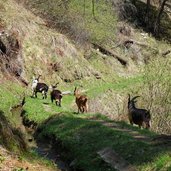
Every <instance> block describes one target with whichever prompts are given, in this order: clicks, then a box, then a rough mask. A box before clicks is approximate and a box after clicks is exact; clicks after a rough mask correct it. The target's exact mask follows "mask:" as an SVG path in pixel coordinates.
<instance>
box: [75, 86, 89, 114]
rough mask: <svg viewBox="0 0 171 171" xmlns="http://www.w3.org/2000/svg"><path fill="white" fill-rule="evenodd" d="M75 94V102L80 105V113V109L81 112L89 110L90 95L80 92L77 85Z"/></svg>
mask: <svg viewBox="0 0 171 171" xmlns="http://www.w3.org/2000/svg"><path fill="white" fill-rule="evenodd" d="M74 96H75V102H76V104H77V107H78V113H79V111H80V112H81V113H84V112H87V111H88V102H87V101H88V97H87V96H86V95H81V94H79V92H78V89H77V87H75V90H74Z"/></svg>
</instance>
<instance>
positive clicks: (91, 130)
mask: <svg viewBox="0 0 171 171" xmlns="http://www.w3.org/2000/svg"><path fill="white" fill-rule="evenodd" d="M89 117H90V115H88V116H85V115H74V114H63V115H60V116H57V117H56V118H54V119H53V121H51V122H50V123H49V124H47V125H45V127H44V129H43V132H42V133H41V136H45V137H46V136H49V137H51V136H55V137H56V138H57V139H58V140H60V141H61V142H62V147H63V148H64V149H66V153H67V159H68V160H74V159H75V160H76V167H77V168H80V169H83V170H88V171H95V170H99V169H100V170H101V171H106V170H113V169H111V168H110V167H109V166H108V165H106V164H104V162H103V161H102V159H100V157H99V156H98V154H97V152H98V151H100V150H102V149H104V148H105V147H111V148H112V149H113V150H114V151H116V152H117V153H119V154H120V155H121V156H122V157H123V158H124V159H126V160H127V161H129V162H130V163H131V164H133V165H134V166H136V167H137V168H139V169H140V170H143V169H144V168H146V166H144V163H146V164H149V163H150V164H151V163H152V165H155V168H157V167H158V166H157V163H156V161H155V160H156V158H158V159H159V160H164V161H163V163H164V162H165V163H168V162H169V160H170V159H171V156H169V148H167V147H166V148H164V147H163V146H153V145H151V144H149V143H146V142H142V141H138V140H135V139H133V138H132V137H131V135H129V134H128V133H127V132H123V131H119V130H115V129H112V128H111V127H106V126H103V125H102V124H101V123H99V122H98V121H95V120H93V119H90V118H89ZM101 119H102V118H101ZM101 119H100V120H101ZM117 124H118V125H120V127H122V128H123V124H122V123H117ZM124 128H128V127H127V125H125V126H124ZM133 130H134V131H135V130H136V131H139V132H140V134H144V135H147V131H146V133H145V132H142V131H140V130H139V129H137V128H134V129H133ZM148 136H150V137H153V136H154V135H153V134H150V132H148ZM163 155H165V156H167V158H166V159H165V158H164V157H163ZM65 157H66V156H65ZM162 158H163V159H162ZM162 168H165V166H164V165H163V166H162ZM150 169H151V167H150Z"/></svg>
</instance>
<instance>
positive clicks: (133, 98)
mask: <svg viewBox="0 0 171 171" xmlns="http://www.w3.org/2000/svg"><path fill="white" fill-rule="evenodd" d="M138 97H140V96H135V97H133V98H132V100H131V101H134V100H135V99H136V98H138Z"/></svg>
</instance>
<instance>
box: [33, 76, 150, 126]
mask: <svg viewBox="0 0 171 171" xmlns="http://www.w3.org/2000/svg"><path fill="white" fill-rule="evenodd" d="M39 78H40V75H39V76H38V77H37V78H33V82H32V97H36V98H37V93H38V92H40V93H42V96H43V99H46V98H47V92H48V89H49V87H48V86H47V85H46V84H45V83H40V82H39ZM57 84H59V83H56V84H55V85H52V86H51V88H52V91H51V93H50V97H51V102H52V103H53V101H55V103H56V105H58V106H59V107H61V100H62V97H63V93H62V92H61V91H60V90H57V89H56V88H57ZM74 96H75V102H76V104H77V107H78V113H79V112H81V113H84V112H87V111H88V98H87V96H86V95H81V94H79V91H78V89H77V87H75V90H74ZM128 96H129V97H128V119H129V122H130V124H131V125H133V124H136V125H138V126H139V128H141V127H145V128H150V120H151V115H150V111H149V110H146V109H139V108H136V106H135V103H136V102H137V101H136V100H135V99H136V98H138V97H139V96H135V97H133V98H132V99H131V97H130V94H129V95H128Z"/></svg>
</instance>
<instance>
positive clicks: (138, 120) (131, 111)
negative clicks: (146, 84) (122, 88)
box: [128, 94, 151, 128]
mask: <svg viewBox="0 0 171 171" xmlns="http://www.w3.org/2000/svg"><path fill="white" fill-rule="evenodd" d="M138 97H140V96H135V97H133V98H132V99H130V94H129V98H128V118H129V121H130V124H132V125H133V124H136V125H138V126H139V128H141V126H143V124H145V128H150V120H151V116H150V111H149V110H146V109H138V108H136V107H135V103H136V102H137V101H135V99H136V98H138Z"/></svg>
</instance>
